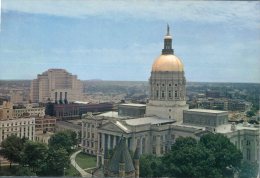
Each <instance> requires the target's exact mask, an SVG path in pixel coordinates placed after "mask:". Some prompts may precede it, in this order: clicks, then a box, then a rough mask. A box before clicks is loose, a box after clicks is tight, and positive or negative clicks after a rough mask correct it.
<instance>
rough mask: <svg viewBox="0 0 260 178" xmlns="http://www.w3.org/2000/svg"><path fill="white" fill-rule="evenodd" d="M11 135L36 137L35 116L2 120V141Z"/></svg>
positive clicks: (0, 132) (31, 138)
mask: <svg viewBox="0 0 260 178" xmlns="http://www.w3.org/2000/svg"><path fill="white" fill-rule="evenodd" d="M10 135H16V136H17V137H20V138H23V137H25V138H28V139H29V140H34V138H35V118H19V119H12V120H1V121H0V143H1V142H2V141H3V140H5V139H6V138H7V137H8V136H10Z"/></svg>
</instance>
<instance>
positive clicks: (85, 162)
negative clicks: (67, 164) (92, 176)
mask: <svg viewBox="0 0 260 178" xmlns="http://www.w3.org/2000/svg"><path fill="white" fill-rule="evenodd" d="M76 162H77V164H78V165H79V166H80V167H81V168H82V169H87V168H91V167H95V166H96V156H90V155H87V154H85V153H82V152H81V153H79V154H78V155H77V157H76Z"/></svg>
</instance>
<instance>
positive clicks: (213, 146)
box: [140, 134, 257, 178]
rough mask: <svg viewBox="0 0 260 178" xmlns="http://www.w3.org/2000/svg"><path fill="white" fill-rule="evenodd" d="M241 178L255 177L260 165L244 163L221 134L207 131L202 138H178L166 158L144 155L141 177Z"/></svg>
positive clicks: (235, 149)
mask: <svg viewBox="0 0 260 178" xmlns="http://www.w3.org/2000/svg"><path fill="white" fill-rule="evenodd" d="M234 174H239V177H241V178H242V177H243V178H246V177H247V178H251V177H252V178H253V177H256V174H257V164H250V163H247V162H242V153H241V152H240V151H239V150H238V149H237V148H236V147H235V146H234V145H233V144H232V143H231V142H230V141H229V139H228V138H226V137H225V136H223V135H221V134H207V135H204V136H202V137H201V139H200V140H199V141H197V140H195V139H194V138H191V137H186V138H182V137H180V138H178V139H177V140H176V142H175V144H174V145H173V146H172V149H171V151H170V152H169V153H167V154H165V155H164V156H163V157H156V156H153V155H143V156H141V159H140V177H191V178H196V177H200V178H206V177H212V178H214V177H216V178H221V177H234Z"/></svg>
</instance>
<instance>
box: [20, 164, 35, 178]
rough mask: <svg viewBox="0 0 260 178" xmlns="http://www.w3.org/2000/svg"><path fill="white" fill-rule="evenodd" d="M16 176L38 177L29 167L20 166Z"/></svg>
mask: <svg viewBox="0 0 260 178" xmlns="http://www.w3.org/2000/svg"><path fill="white" fill-rule="evenodd" d="M15 175H16V176H36V174H35V173H34V172H32V171H31V169H30V168H29V167H23V166H18V167H16V173H15Z"/></svg>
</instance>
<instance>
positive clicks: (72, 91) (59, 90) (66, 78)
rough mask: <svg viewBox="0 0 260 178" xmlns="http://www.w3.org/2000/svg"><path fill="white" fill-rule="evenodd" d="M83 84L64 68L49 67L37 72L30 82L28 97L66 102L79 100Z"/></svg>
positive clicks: (41, 100) (34, 100)
mask: <svg viewBox="0 0 260 178" xmlns="http://www.w3.org/2000/svg"><path fill="white" fill-rule="evenodd" d="M82 93H83V84H82V82H81V81H80V80H78V79H77V76H76V75H72V74H71V73H68V72H67V71H66V70H64V69H49V70H48V71H45V72H43V73H42V74H39V75H38V77H37V79H34V80H33V81H32V83H31V90H30V99H31V101H32V102H47V101H49V100H50V101H52V102H56V103H66V102H68V101H76V100H80V99H81V97H82Z"/></svg>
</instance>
